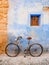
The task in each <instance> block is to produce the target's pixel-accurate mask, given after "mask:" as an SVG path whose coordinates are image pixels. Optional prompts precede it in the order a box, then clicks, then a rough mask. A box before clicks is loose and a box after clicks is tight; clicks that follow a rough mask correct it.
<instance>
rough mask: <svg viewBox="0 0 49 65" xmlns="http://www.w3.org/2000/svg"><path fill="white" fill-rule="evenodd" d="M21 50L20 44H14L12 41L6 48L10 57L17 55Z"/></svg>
mask: <svg viewBox="0 0 49 65" xmlns="http://www.w3.org/2000/svg"><path fill="white" fill-rule="evenodd" d="M19 52H20V48H19V46H18V45H16V44H14V43H10V44H8V45H7V46H6V48H5V53H6V54H7V55H8V56H9V57H16V56H17V55H18V54H19Z"/></svg>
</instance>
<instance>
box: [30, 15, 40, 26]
mask: <svg viewBox="0 0 49 65" xmlns="http://www.w3.org/2000/svg"><path fill="white" fill-rule="evenodd" d="M33 16H37V17H38V25H31V17H33ZM40 16H41V14H30V26H39V25H40Z"/></svg>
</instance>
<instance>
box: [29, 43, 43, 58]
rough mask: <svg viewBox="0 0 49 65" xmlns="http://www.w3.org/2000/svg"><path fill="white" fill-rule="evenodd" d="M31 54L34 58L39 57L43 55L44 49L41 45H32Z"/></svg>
mask: <svg viewBox="0 0 49 65" xmlns="http://www.w3.org/2000/svg"><path fill="white" fill-rule="evenodd" d="M29 53H30V55H31V56H33V57H38V56H40V55H41V54H42V53H43V47H42V45H41V44H38V43H35V44H32V45H30V47H29Z"/></svg>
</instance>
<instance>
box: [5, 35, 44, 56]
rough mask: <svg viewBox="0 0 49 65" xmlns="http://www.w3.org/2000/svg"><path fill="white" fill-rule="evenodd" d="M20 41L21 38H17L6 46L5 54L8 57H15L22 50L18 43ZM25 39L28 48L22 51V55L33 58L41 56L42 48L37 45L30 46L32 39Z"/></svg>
mask: <svg viewBox="0 0 49 65" xmlns="http://www.w3.org/2000/svg"><path fill="white" fill-rule="evenodd" d="M20 39H23V38H22V36H19V37H18V38H17V40H16V41H15V42H14V43H10V44H8V45H7V46H6V48H5V53H6V54H7V55H8V56H9V57H16V56H17V55H19V53H20V51H21V50H22V49H23V48H22V45H21V44H20V41H19V40H20ZM26 39H27V40H28V46H27V47H26V49H23V52H24V54H25V55H26V54H30V55H31V56H33V57H38V56H41V55H42V53H43V46H42V45H41V44H39V43H33V44H30V40H31V39H32V37H27V38H26Z"/></svg>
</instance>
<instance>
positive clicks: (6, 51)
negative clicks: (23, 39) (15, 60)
mask: <svg viewBox="0 0 49 65" xmlns="http://www.w3.org/2000/svg"><path fill="white" fill-rule="evenodd" d="M10 45H15V46H16V47H17V48H18V52H17V53H16V54H15V55H14V56H12V55H10V54H8V50H7V48H8V47H9V46H10ZM5 53H6V55H7V56H9V57H16V56H17V55H19V53H20V48H19V46H18V45H16V44H14V43H10V44H8V45H7V46H6V48H5Z"/></svg>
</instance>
